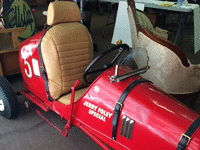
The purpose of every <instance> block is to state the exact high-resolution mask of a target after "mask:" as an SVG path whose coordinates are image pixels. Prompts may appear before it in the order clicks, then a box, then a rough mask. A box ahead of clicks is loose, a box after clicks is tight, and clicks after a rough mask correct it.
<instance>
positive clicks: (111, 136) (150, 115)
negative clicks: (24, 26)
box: [0, 1, 200, 150]
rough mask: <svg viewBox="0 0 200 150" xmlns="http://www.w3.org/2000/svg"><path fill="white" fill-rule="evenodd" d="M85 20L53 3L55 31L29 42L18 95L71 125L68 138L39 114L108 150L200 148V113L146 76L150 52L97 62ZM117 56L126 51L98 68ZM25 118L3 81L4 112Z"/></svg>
mask: <svg viewBox="0 0 200 150" xmlns="http://www.w3.org/2000/svg"><path fill="white" fill-rule="evenodd" d="M80 18H81V16H80V12H79V8H78V6H77V5H76V3H73V2H62V1H61V2H52V3H50V5H49V8H48V16H47V23H48V25H50V26H52V27H51V28H49V29H47V30H45V31H42V32H40V33H38V34H37V35H35V36H33V37H31V38H29V39H27V40H25V41H24V42H23V43H22V44H21V47H20V52H19V62H20V67H21V73H22V76H23V85H24V87H25V88H26V89H27V90H26V91H19V92H18V93H19V94H22V95H24V96H25V97H27V98H28V99H29V100H30V101H32V102H33V103H35V104H36V105H38V106H39V107H40V108H41V109H42V110H43V111H45V112H47V111H54V112H55V113H57V114H59V115H60V116H61V117H62V118H64V119H66V120H67V124H66V125H65V127H64V129H65V133H63V132H62V131H61V130H60V129H58V128H57V127H56V126H54V125H53V124H51V123H50V122H49V121H48V120H47V119H46V118H44V117H43V116H42V115H41V113H40V111H38V110H37V113H38V114H39V115H40V116H41V117H43V118H44V119H45V120H46V121H48V122H49V123H50V124H51V125H52V126H54V127H55V128H56V129H58V130H59V131H60V132H61V133H62V134H63V135H64V136H67V133H68V130H69V129H70V127H71V126H77V127H78V128H80V129H82V130H83V131H84V132H85V133H86V134H87V135H88V136H90V137H91V138H92V139H93V140H94V141H95V142H97V143H98V144H99V145H100V146H101V147H102V148H103V149H109V147H111V148H113V149H120V150H122V149H134V150H139V149H140V150H144V149H149V150H152V149H153V150H173V149H174V150H175V149H177V150H183V149H188V150H199V149H200V130H199V129H198V127H199V124H200V119H199V114H197V113H195V112H194V111H192V110H191V109H190V108H188V107H186V106H185V105H183V104H182V103H180V102H179V101H177V100H176V99H174V98H172V97H171V96H169V95H168V94H166V93H164V92H163V91H161V90H160V89H158V88H156V87H155V86H154V85H153V83H151V82H150V81H148V80H146V79H143V78H142V77H140V76H139V74H141V73H143V72H146V71H148V54H147V52H146V51H145V49H142V48H137V49H130V48H129V46H128V45H126V44H120V45H115V46H113V47H111V48H109V49H107V50H106V51H105V52H103V53H102V54H100V55H99V56H98V57H96V58H95V59H94V60H92V57H93V50H92V45H93V44H92V40H91V36H90V34H89V33H88V30H87V28H86V27H85V26H84V25H82V24H81V23H80ZM112 51H118V53H117V54H116V56H114V57H113V58H114V59H113V60H112V61H111V62H110V63H107V64H104V65H102V66H103V67H102V68H98V69H97V70H95V69H92V68H93V66H94V65H95V64H96V63H97V62H99V61H100V59H103V58H104V56H105V55H107V54H108V53H110V52H112ZM114 63H116V65H113V64H114ZM85 68H86V69H85ZM100 71H104V72H103V73H102V74H101V75H99V76H98V77H97V78H96V79H95V80H94V81H93V82H92V83H91V82H90V81H91V79H92V74H93V73H96V72H100ZM71 87H72V88H71ZM18 112H19V105H18V101H17V98H16V95H15V93H14V92H13V90H12V87H11V85H10V84H9V82H8V81H7V80H6V79H5V78H4V77H2V76H1V77H0V114H1V115H2V116H4V117H5V118H8V119H10V118H13V117H16V116H17V114H18Z"/></svg>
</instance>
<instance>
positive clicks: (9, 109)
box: [0, 76, 19, 119]
mask: <svg viewBox="0 0 200 150" xmlns="http://www.w3.org/2000/svg"><path fill="white" fill-rule="evenodd" d="M18 113H19V103H18V100H17V96H16V95H15V93H14V91H13V89H12V87H11V85H10V83H9V82H8V80H7V79H6V78H5V77H3V76H0V115H2V116H3V117H4V118H6V119H12V118H15V117H16V116H17V115H18Z"/></svg>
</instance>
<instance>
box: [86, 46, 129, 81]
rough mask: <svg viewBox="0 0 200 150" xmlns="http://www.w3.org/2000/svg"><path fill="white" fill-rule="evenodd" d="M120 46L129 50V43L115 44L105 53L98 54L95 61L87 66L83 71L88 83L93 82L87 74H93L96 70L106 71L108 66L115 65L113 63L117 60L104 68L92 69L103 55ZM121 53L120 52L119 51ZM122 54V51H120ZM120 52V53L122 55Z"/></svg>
mask: <svg viewBox="0 0 200 150" xmlns="http://www.w3.org/2000/svg"><path fill="white" fill-rule="evenodd" d="M118 48H123V49H127V50H129V46H128V45H127V44H119V45H114V46H112V47H110V48H108V49H107V50H105V51H104V52H103V53H101V54H100V55H99V56H97V57H96V58H95V59H93V61H92V62H91V63H90V64H89V65H88V66H87V68H86V69H85V71H84V73H83V80H84V81H85V82H86V83H92V82H89V81H88V80H87V79H86V77H87V75H89V74H93V73H96V72H100V71H105V70H107V69H108V68H110V67H112V66H113V63H114V62H115V60H116V59H115V58H114V59H115V60H114V61H112V62H111V63H110V64H109V65H107V66H105V67H104V68H101V69H98V70H95V71H91V72H89V71H90V69H91V68H92V67H93V66H94V64H96V63H97V62H98V61H99V60H100V59H101V58H102V57H104V56H105V55H107V54H108V53H110V52H112V51H114V50H116V49H118ZM118 54H119V53H118ZM120 54H121V53H120ZM120 54H119V55H120Z"/></svg>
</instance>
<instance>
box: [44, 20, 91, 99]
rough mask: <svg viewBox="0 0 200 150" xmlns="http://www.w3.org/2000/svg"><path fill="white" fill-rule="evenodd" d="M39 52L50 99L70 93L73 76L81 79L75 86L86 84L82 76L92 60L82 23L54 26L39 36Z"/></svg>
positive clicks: (88, 36)
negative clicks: (40, 37)
mask: <svg viewBox="0 0 200 150" xmlns="http://www.w3.org/2000/svg"><path fill="white" fill-rule="evenodd" d="M41 53H42V57H43V61H44V66H45V69H46V73H47V79H48V86H49V91H50V96H51V97H52V98H53V99H58V98H59V97H60V96H62V95H64V94H66V93H68V92H70V91H71V87H72V86H73V85H74V83H75V82H76V80H77V79H79V80H80V81H81V82H80V83H79V84H78V86H77V88H82V87H84V86H86V84H85V83H84V81H83V79H82V75H83V73H84V70H85V68H86V67H87V66H88V64H89V63H90V62H91V61H92V59H93V43H92V39H91V36H90V34H89V32H88V30H87V28H86V27H85V26H84V25H82V24H80V23H63V24H59V25H55V26H54V27H52V28H51V29H49V30H48V31H47V32H46V34H45V35H44V37H43V39H42V42H41Z"/></svg>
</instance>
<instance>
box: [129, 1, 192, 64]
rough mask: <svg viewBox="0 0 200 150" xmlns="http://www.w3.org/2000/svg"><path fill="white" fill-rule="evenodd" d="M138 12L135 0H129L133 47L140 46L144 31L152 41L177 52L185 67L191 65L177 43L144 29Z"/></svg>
mask: <svg viewBox="0 0 200 150" xmlns="http://www.w3.org/2000/svg"><path fill="white" fill-rule="evenodd" d="M135 14H136V9H135V4H134V0H128V16H129V22H130V28H131V38H132V44H133V45H132V47H133V48H134V47H140V45H141V44H142V42H143V40H141V38H140V41H139V37H138V35H139V32H142V33H143V34H145V35H146V36H147V37H148V38H150V39H151V40H152V41H155V42H156V43H158V44H161V45H162V46H164V47H167V48H168V50H169V51H172V52H173V53H175V54H176V55H177V56H178V58H180V60H181V62H182V63H183V65H184V66H185V67H189V63H188V61H187V58H186V55H185V53H184V52H183V51H182V50H181V49H180V48H179V47H178V46H176V45H175V44H173V43H171V42H170V41H168V40H165V39H163V38H162V37H159V36H157V35H155V34H153V33H152V32H149V30H146V29H144V28H143V27H141V26H140V25H139V20H140V19H138V17H137V15H135Z"/></svg>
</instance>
